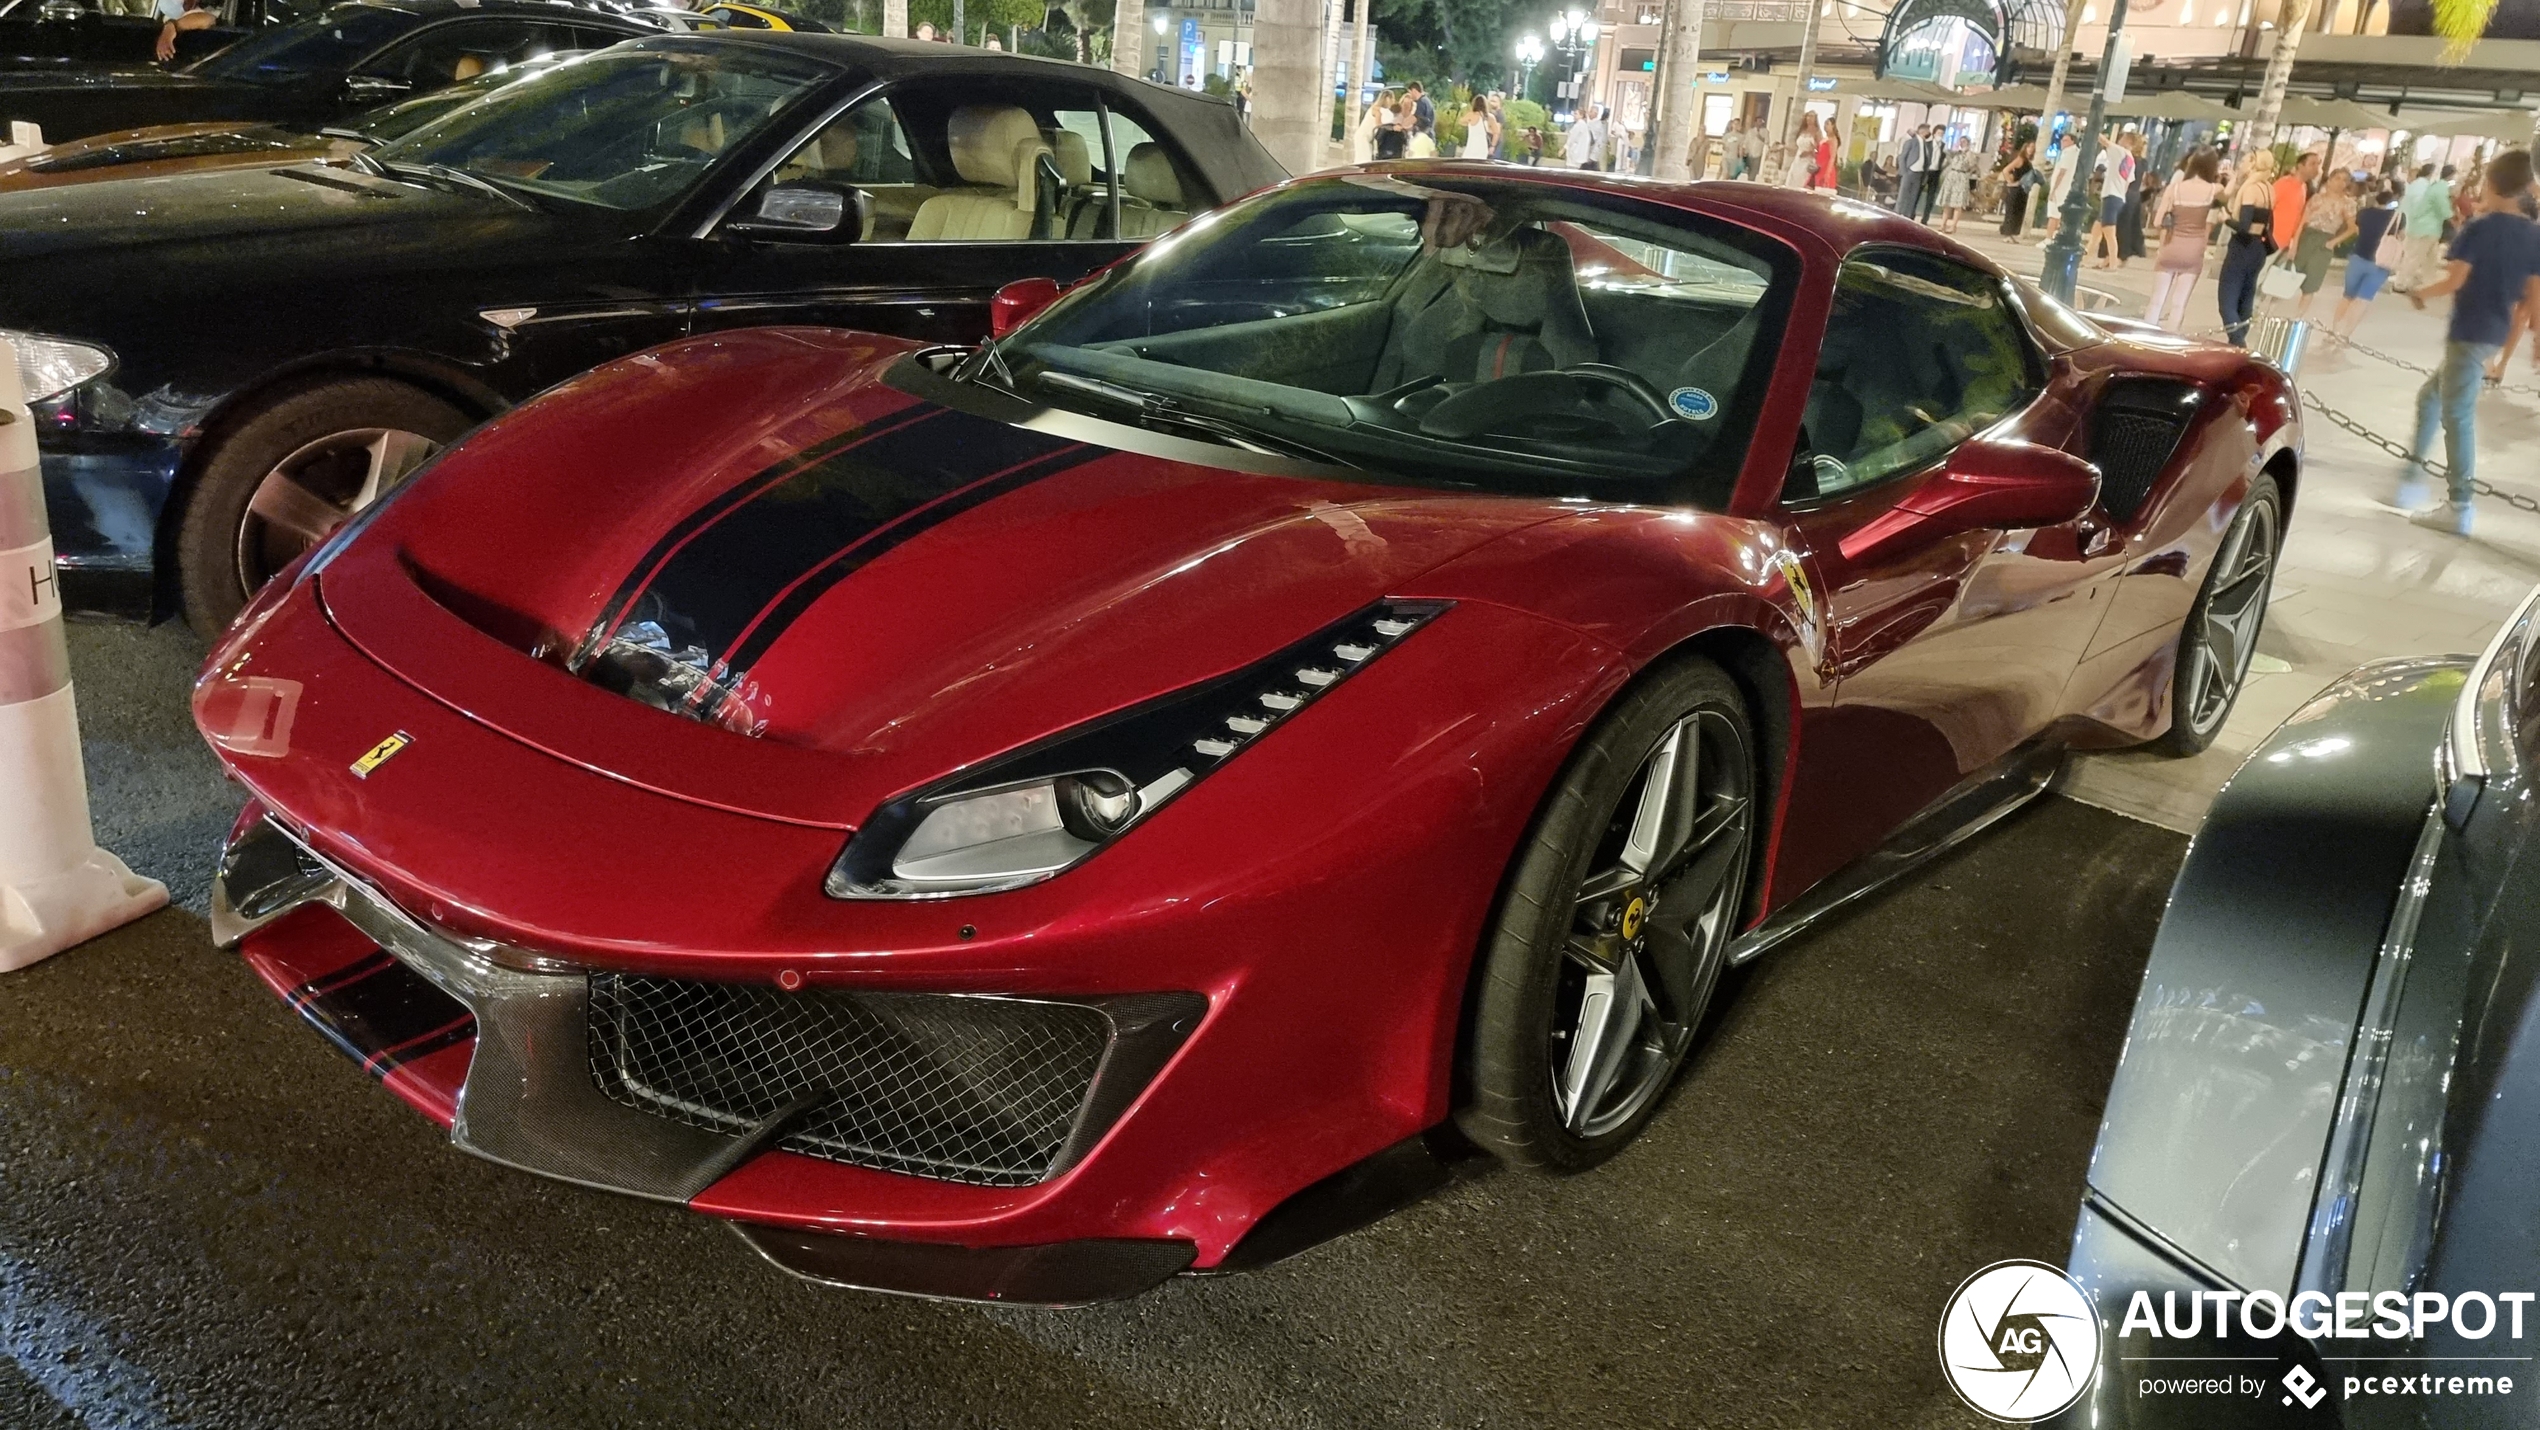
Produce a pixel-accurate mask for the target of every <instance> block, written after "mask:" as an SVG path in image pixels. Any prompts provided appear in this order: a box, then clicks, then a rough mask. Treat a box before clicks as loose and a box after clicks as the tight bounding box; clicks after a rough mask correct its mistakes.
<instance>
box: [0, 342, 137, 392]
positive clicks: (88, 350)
mask: <svg viewBox="0 0 2540 1430" xmlns="http://www.w3.org/2000/svg"><path fill="white" fill-rule="evenodd" d="M0 341H5V342H7V343H8V344H9V345H10V346H11V347H14V348H16V349H17V350H18V385H19V387H20V388H21V389H23V390H24V392H25V394H26V404H27V406H29V407H33V406H34V405H35V404H37V403H39V402H50V401H52V400H53V399H54V398H56V397H59V396H61V395H62V394H63V393H65V392H68V391H70V390H71V389H72V388H74V387H77V386H79V385H80V384H81V383H83V382H92V381H94V380H96V379H98V378H101V377H104V376H105V375H106V374H107V373H108V372H110V371H112V370H113V369H114V366H115V355H114V354H113V353H110V352H108V351H106V350H105V349H104V348H101V347H93V346H91V345H89V344H87V343H75V342H72V341H71V340H70V339H68V338H49V337H46V336H45V335H43V334H42V333H18V332H11V331H9V330H8V329H6V328H0Z"/></svg>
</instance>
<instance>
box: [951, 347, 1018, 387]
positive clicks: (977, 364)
mask: <svg viewBox="0 0 2540 1430" xmlns="http://www.w3.org/2000/svg"><path fill="white" fill-rule="evenodd" d="M991 366H993V367H995V368H996V370H997V381H998V382H1000V383H1002V384H1003V385H1004V387H1005V390H1006V391H1008V392H1013V393H1014V395H1015V396H1017V397H1020V396H1022V395H1023V394H1022V393H1020V392H1017V391H1015V386H1014V370H1013V369H1012V368H1009V367H1007V366H1006V365H1005V354H1004V353H1001V352H999V351H997V340H996V339H995V338H990V339H988V340H987V341H986V342H984V343H981V344H980V345H979V351H977V352H975V353H973V354H971V355H970V364H969V369H968V371H966V372H964V373H963V374H962V376H964V377H967V378H969V379H971V380H972V381H974V382H975V381H977V380H978V378H979V374H980V373H981V372H982V371H983V370H985V369H986V368H988V367H991Z"/></svg>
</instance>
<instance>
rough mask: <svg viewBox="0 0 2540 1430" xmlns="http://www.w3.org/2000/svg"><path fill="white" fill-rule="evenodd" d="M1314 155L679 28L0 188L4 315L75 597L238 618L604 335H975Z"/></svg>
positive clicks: (1149, 91) (1021, 69)
mask: <svg viewBox="0 0 2540 1430" xmlns="http://www.w3.org/2000/svg"><path fill="white" fill-rule="evenodd" d="M490 3H491V0H489V4H490ZM1284 177H1285V174H1284V173H1283V171H1281V170H1280V168H1279V167H1278V165H1277V163H1276V162H1275V161H1273V160H1272V159H1271V158H1270V156H1269V155H1268V153H1266V152H1265V151H1264V150H1263V149H1262V148H1261V146H1260V145H1259V144H1257V143H1256V142H1254V140H1253V139H1252V137H1251V135H1250V133H1249V132H1248V131H1246V130H1245V129H1244V128H1243V126H1242V125H1241V124H1240V123H1239V122H1238V120H1237V118H1236V115H1235V111H1234V109H1233V107H1232V106H1230V105H1228V104H1226V103H1224V102H1223V101H1219V100H1214V99H1209V98H1205V97H1202V96H1199V95H1195V94H1190V93H1187V92H1183V91H1178V90H1173V89H1168V88H1165V87H1163V86H1160V85H1153V84H1148V83H1146V82H1144V81H1141V80H1131V79H1124V78H1122V77H1120V76H1117V75H1114V74H1112V73H1111V72H1110V71H1107V70H1100V69H1094V68H1090V67H1087V66H1082V65H1072V64H1064V63H1060V62H1056V61H1049V60H1038V59H1029V58H1025V57H1022V56H1017V55H999V54H995V53H993V52H985V51H979V50H962V49H954V48H951V47H948V46H944V45H930V44H924V43H920V42H916V41H906V40H896V41H894V40H871V39H863V38H858V37H854V36H846V35H803V34H781V33H774V32H766V31H747V32H744V31H721V32H716V33H712V34H699V35H690V36H680V37H662V38H656V39H651V40H643V41H638V42H636V43H633V44H629V45H621V46H618V47H617V48H615V49H611V50H606V51H603V52H601V53H599V54H595V55H588V56H584V57H582V58H580V59H576V60H572V61H569V62H567V63H565V64H562V65H559V66H557V67H555V68H554V69H553V70H551V71H549V72H547V73H545V74H542V75H537V76H533V77H531V78H527V79H523V80H520V81H518V82H517V83H514V84H510V85H506V86H504V87H503V88H501V89H499V90H497V91H496V92H495V93H494V94H492V95H490V96H488V97H487V98H485V99H483V100H480V101H479V102H477V103H475V104H473V105H470V106H468V107H466V108H464V109H461V110H459V111H457V112H456V113H453V114H451V115H449V116H447V117H446V118H443V119H441V120H439V121H437V122H435V123H433V124H430V125H427V126H425V127H424V128H423V129H420V130H418V131H416V132H415V133H413V134H411V135H409V136H407V137H406V138H404V139H402V140H400V141H398V142H396V143H393V144H389V145H385V146H383V147H381V148H378V149H375V150H372V151H370V152H368V153H367V154H364V155H361V156H359V157H358V158H356V159H353V160H351V161H350V162H348V163H345V164H341V165H318V164H305V165H290V166H285V167H281V168H273V169H254V170H230V171H224V172H219V173H210V174H200V175H187V176H181V177H174V178H163V179H147V180H132V181H108V182H103V183H93V184H78V185H72V186H69V187H63V188H52V189H39V190H35V191H32V192H27V193H18V194H6V195H0V272H5V273H6V274H7V275H8V282H7V283H6V285H5V286H0V336H7V337H9V338H11V339H12V340H14V341H16V342H17V343H18V344H19V345H20V350H21V353H22V363H23V365H24V366H25V367H26V368H27V372H28V395H29V398H30V400H31V401H32V402H33V403H34V404H35V408H36V414H37V423H38V428H39V433H40V443H41V446H42V451H43V463H44V479H45V494H46V500H47V502H48V503H49V505H50V507H51V511H52V519H53V534H54V541H55V548H56V551H57V553H58V556H59V559H60V562H61V565H62V568H63V591H64V595H65V597H66V598H67V599H70V600H71V601H73V602H74V603H77V604H80V605H84V606H88V607H91V608H106V609H115V610H120V611H123V612H126V613H135V614H138V613H143V612H148V611H152V610H157V611H162V612H164V611H168V610H171V609H174V608H175V607H177V606H179V605H181V606H182V607H183V608H184V609H185V610H186V612H187V613H188V614H189V615H190V616H191V617H192V619H193V620H194V621H195V622H196V624H198V625H199V626H201V627H203V628H204V629H206V630H216V629H218V628H219V627H220V626H221V625H222V624H224V623H225V622H226V621H227V620H228V619H229V617H230V615H231V613H233V612H234V611H236V610H237V608H238V607H239V605H240V604H241V603H242V602H243V601H244V599H245V596H246V594H247V592H248V591H250V590H252V589H253V588H254V587H256V586H257V585H259V584H261V583H262V582H263V581H264V580H265V579H266V578H267V577H268V576H270V575H271V574H272V573H273V572H274V571H276V570H278V569H279V568H280V567H281V566H283V565H284V564H286V563H287V562H288V561H289V560H290V559H291V558H292V557H293V556H295V555H296V554H298V553H299V552H300V551H302V550H304V549H306V548H307V547H308V546H309V545H311V544H312V543H314V542H316V541H318V540H320V539H322V538H323V537H324V536H325V535H326V534H327V533H328V532H330V531H332V530H333V529H334V528H335V526H336V525H338V524H339V523H341V522H342V521H343V520H344V519H345V517H346V516H347V515H348V514H349V513H351V512H352V511H354V510H355V509H358V508H359V507H361V506H363V505H365V504H367V503H368V502H369V501H371V500H372V499H373V498H375V497H376V496H377V495H378V494H379V493H380V492H381V491H382V490H384V489H385V488H387V487H389V486H392V485H394V484H395V483H396V482H397V481H398V480H400V479H401V478H403V477H404V476H405V475H406V474H408V473H409V472H411V471H412V470H413V469H414V468H415V466H416V465H417V464H419V463H420V462H422V461H423V460H424V458H425V457H426V456H427V455H429V454H430V453H431V452H433V451H435V450H436V449H438V448H439V447H440V446H441V445H442V444H445V443H447V442H449V441H450V440H452V439H453V438H455V437H457V436H458V435H459V434H460V433H462V432H464V431H466V430H467V429H468V428H470V427H472V426H474V425H475V424H476V423H478V422H479V421H482V420H483V419H485V418H486V417H489V416H491V415H493V414H495V413H497V412H500V411H502V410H503V409H504V408H505V407H507V406H508V405H510V404H512V403H514V402H518V401H519V400H521V399H522V398H525V397H527V396H529V395H530V394H532V393H534V392H537V391H538V390H540V389H541V388H544V387H547V386H548V385H550V384H552V383H555V382H557V381H560V380H562V379H564V378H566V377H570V376H572V375H574V374H575V373H578V372H581V371H582V370H584V369H585V368H588V367H591V366H593V365H594V364H597V363H599V362H602V361H605V360H607V359H609V358H613V357H617V356H620V355H622V354H625V353H629V352H632V351H635V350H637V349H640V348H646V347H651V346H653V345H655V344H657V343H662V342H666V341H668V340H670V339H673V338H677V337H682V336H686V335H690V334H695V333H701V332H707V331H711V330H714V329H718V328H732V327H749V326H762V325H769V324H784V323H816V324H831V325H838V326H845V327H855V328H862V329H866V330H870V331H876V332H884V333H895V334H902V335H906V336H910V337H916V338H923V339H930V340H942V341H971V340H975V339H977V338H978V337H979V336H980V335H981V334H982V333H984V332H985V330H986V328H987V313H988V300H989V297H990V296H991V295H992V294H993V293H994V291H995V290H996V289H997V288H998V287H1000V286H1002V285H1003V284H1005V283H1007V282H1010V281H1012V280H1014V279H1017V278H1023V277H1048V278H1054V279H1059V280H1062V281H1070V280H1073V279H1075V278H1077V277H1080V276H1082V275H1083V274H1085V273H1087V272H1089V271H1091V270H1092V269H1094V268H1096V267H1099V266H1101V265H1102V264H1105V263H1108V262H1110V261H1111V260H1113V259H1114V258H1117V257H1119V256H1120V255H1122V254H1124V253H1127V252H1128V251H1129V250H1130V249H1132V248H1134V247H1136V246H1137V245H1138V244H1140V243H1143V242H1144V241H1146V240H1147V239H1148V238H1150V237H1152V236H1154V235H1156V234H1159V233H1163V232H1166V231H1167V230H1169V229H1171V228H1173V227H1174V226H1176V225H1178V224H1179V223H1181V222H1182V220H1183V219H1184V218H1185V217H1186V216H1187V215H1188V214H1190V213H1192V212H1194V211H1196V210H1198V209H1202V208H1207V207H1210V206H1213V205H1215V204H1217V203H1218V202H1220V201H1222V200H1225V199H1231V198H1233V197H1235V196H1236V195H1238V194H1241V193H1244V192H1247V191H1249V190H1251V189H1253V188H1256V187H1259V186H1261V185H1264V184H1267V183H1272V182H1275V181H1277V180H1279V179H1281V178H1284Z"/></svg>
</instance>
